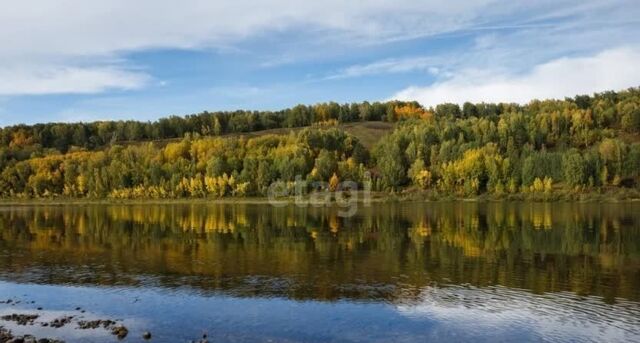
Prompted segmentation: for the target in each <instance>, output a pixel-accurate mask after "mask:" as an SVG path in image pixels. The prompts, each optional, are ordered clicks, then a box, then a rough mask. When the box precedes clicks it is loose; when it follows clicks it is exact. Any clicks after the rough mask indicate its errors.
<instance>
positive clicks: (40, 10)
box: [0, 0, 640, 125]
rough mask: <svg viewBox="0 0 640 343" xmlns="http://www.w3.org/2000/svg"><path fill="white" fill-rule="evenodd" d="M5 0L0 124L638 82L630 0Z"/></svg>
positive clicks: (518, 97)
mask: <svg viewBox="0 0 640 343" xmlns="http://www.w3.org/2000/svg"><path fill="white" fill-rule="evenodd" d="M175 4H176V3H175V2H170V1H166V0H155V1H151V0H140V1H135V2H132V1H125V0H113V1H108V2H103V3H95V2H88V1H80V0H60V1H56V2H51V1H44V0H42V1H33V2H29V3H28V4H27V3H24V2H18V1H13V3H12V2H8V3H6V4H5V5H4V6H3V11H2V12H1V13H0V125H11V124H16V123H35V122H51V121H56V122H57V121H67V122H68V121H92V120H105V119H138V120H153V119H156V118H159V117H162V116H166V115H170V114H178V115H184V114H189V113H196V112H200V111H203V110H210V111H212V110H232V109H258V110H259V109H280V108H284V107H290V106H293V105H295V104H298V103H305V104H312V103H317V102H324V101H337V102H341V103H342V102H352V101H364V100H369V101H375V100H388V99H403V100H417V101H420V102H421V103H422V104H424V105H426V106H431V105H435V104H437V103H441V102H444V101H450V102H459V103H460V102H463V101H466V100H470V101H475V102H480V101H513V102H520V103H526V102H527V101H529V100H530V99H532V98H551V97H553V98H562V97H564V96H572V95H575V94H583V93H592V92H596V91H603V90H608V89H616V90H617V89H624V88H627V87H632V86H639V85H640V63H638V62H637V61H640V38H638V37H640V19H638V18H640V3H638V2H637V1H623V0H614V1H593V0H585V1H573V0H558V1H544V0H543V1H535V2H532V1H500V0H468V1H459V0H449V1H415V0H397V1H380V0H370V1H339V0H325V1H322V2H305V1H292V0H263V1H245V0H235V1H199V0H187V1H183V2H181V3H180V6H179V7H178V6H177V5H175Z"/></svg>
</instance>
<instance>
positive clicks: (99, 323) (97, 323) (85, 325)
mask: <svg viewBox="0 0 640 343" xmlns="http://www.w3.org/2000/svg"><path fill="white" fill-rule="evenodd" d="M115 323H116V322H114V321H113V320H108V319H98V320H89V321H86V320H81V321H79V322H78V328H79V329H82V330H87V329H97V328H99V327H102V328H105V329H108V328H109V327H111V326H112V325H114V324H115Z"/></svg>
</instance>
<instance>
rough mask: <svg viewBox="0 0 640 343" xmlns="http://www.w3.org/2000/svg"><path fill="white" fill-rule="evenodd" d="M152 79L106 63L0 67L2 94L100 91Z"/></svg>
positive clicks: (138, 84)
mask: <svg viewBox="0 0 640 343" xmlns="http://www.w3.org/2000/svg"><path fill="white" fill-rule="evenodd" d="M148 81H149V77H148V76H147V75H145V74H143V73H139V72H131V71H127V70H123V69H118V68H115V67H113V66H107V67H84V68H83V67H74V66H64V65H63V66H55V65H39V66H18V67H15V68H6V67H2V68H0V95H20V94H52V93H98V92H102V91H105V90H108V89H114V88H115V89H124V90H129V89H138V88H141V87H143V86H144V85H145V84H146V83H147V82H148Z"/></svg>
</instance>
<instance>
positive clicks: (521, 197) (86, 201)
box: [0, 192, 640, 207]
mask: <svg viewBox="0 0 640 343" xmlns="http://www.w3.org/2000/svg"><path fill="white" fill-rule="evenodd" d="M634 195H635V194H634ZM308 199H309V197H305V201H306V202H307V205H308V206H318V207H320V206H323V205H326V206H333V205H340V204H338V203H337V202H336V200H335V199H333V198H332V199H331V201H330V202H328V203H326V204H323V203H315V204H314V203H311V202H309V200H308ZM295 202H296V199H295V197H287V198H281V199H277V200H270V199H269V198H267V197H258V196H256V197H223V198H166V199H154V198H139V199H111V198H65V197H56V198H0V206H33V205H136V204H139V205H163V204H229V205H268V204H271V205H282V206H287V205H295ZM365 202H370V203H376V204H377V203H404V202H425V203H446V202H467V203H504V202H514V203H518V202H529V203H531V202H539V203H601V204H615V203H640V197H635V196H629V194H620V193H580V194H573V193H572V194H567V193H557V194H548V195H547V194H545V195H540V194H523V193H518V194H509V195H506V196H496V195H491V194H482V195H479V196H476V197H456V196H450V195H447V196H440V195H438V196H434V194H431V193H417V192H409V193H382V192H379V193H378V192H374V193H371V198H370V199H366V200H365V199H363V198H362V196H361V195H360V194H357V195H355V199H352V200H350V202H349V203H348V204H362V203H365ZM344 206H348V205H347V204H345V205H344Z"/></svg>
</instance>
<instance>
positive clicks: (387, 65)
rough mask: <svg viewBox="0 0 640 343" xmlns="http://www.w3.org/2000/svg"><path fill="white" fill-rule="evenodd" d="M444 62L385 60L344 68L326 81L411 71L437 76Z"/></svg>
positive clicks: (436, 59)
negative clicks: (438, 66)
mask: <svg viewBox="0 0 640 343" xmlns="http://www.w3.org/2000/svg"><path fill="white" fill-rule="evenodd" d="M443 62H444V61H443V60H442V59H441V58H432V57H413V58H401V59H385V60H382V61H376V62H373V63H369V64H358V65H353V66H350V67H347V68H344V69H342V70H340V71H339V72H338V73H336V74H334V75H330V76H328V77H327V78H326V79H328V80H332V79H343V78H349V77H360V76H366V75H377V74H391V73H406V72H410V71H427V72H429V73H431V74H437V73H438V68H437V67H435V65H439V64H441V63H443Z"/></svg>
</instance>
